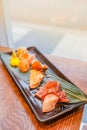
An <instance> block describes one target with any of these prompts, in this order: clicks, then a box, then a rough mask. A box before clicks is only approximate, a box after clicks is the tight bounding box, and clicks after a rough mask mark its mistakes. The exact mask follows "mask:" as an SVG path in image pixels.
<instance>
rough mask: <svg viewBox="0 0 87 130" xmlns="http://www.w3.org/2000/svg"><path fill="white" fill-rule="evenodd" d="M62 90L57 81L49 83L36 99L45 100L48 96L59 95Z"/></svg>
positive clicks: (41, 89)
mask: <svg viewBox="0 0 87 130" xmlns="http://www.w3.org/2000/svg"><path fill="white" fill-rule="evenodd" d="M60 90H61V84H60V83H59V82H57V81H52V80H50V81H48V82H47V83H46V84H45V85H44V86H42V87H41V88H40V90H39V91H38V92H37V93H36V94H35V96H36V97H38V98H40V99H44V97H45V96H46V95H47V94H50V93H51V94H55V95H58V92H59V91H60Z"/></svg>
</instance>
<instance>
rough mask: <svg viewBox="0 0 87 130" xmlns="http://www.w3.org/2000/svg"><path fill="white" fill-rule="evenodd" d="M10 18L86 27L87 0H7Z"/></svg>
mask: <svg viewBox="0 0 87 130" xmlns="http://www.w3.org/2000/svg"><path fill="white" fill-rule="evenodd" d="M9 9H10V15H11V19H12V20H17V21H23V22H32V23H40V24H48V25H60V26H64V27H72V28H73V27H75V28H80V29H87V0H9Z"/></svg>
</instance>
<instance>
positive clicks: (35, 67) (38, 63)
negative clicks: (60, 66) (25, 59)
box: [32, 60, 48, 70]
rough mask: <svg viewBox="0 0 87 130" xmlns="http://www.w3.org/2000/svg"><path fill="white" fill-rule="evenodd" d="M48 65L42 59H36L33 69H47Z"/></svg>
mask: <svg viewBox="0 0 87 130" xmlns="http://www.w3.org/2000/svg"><path fill="white" fill-rule="evenodd" d="M47 68H48V66H46V65H42V64H41V62H40V61H38V60H37V61H34V62H33V63H32V69H35V70H42V69H47Z"/></svg>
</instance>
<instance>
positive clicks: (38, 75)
mask: <svg viewBox="0 0 87 130" xmlns="http://www.w3.org/2000/svg"><path fill="white" fill-rule="evenodd" d="M43 78H44V73H43V72H42V71H38V70H34V69H33V70H31V71H30V89H34V88H36V87H38V86H39V85H40V84H41V82H42V80H43Z"/></svg>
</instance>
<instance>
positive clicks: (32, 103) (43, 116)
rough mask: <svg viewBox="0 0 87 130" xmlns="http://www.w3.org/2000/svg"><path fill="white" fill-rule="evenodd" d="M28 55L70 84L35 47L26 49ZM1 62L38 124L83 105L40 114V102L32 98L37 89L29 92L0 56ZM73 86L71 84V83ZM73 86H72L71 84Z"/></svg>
mask: <svg viewBox="0 0 87 130" xmlns="http://www.w3.org/2000/svg"><path fill="white" fill-rule="evenodd" d="M27 49H28V51H29V53H31V54H35V56H36V58H37V59H38V60H40V61H41V62H42V63H44V64H46V65H47V66H48V69H49V71H50V72H51V73H53V74H56V75H58V76H59V77H60V78H62V79H64V80H66V81H68V82H69V83H72V82H71V81H70V80H69V79H68V78H67V77H65V76H64V75H63V74H62V73H61V72H60V71H59V70H58V69H57V68H56V67H55V66H54V65H53V64H52V63H51V62H50V61H49V60H48V59H47V58H46V57H45V56H44V55H43V54H42V53H41V52H40V51H39V50H38V49H37V48H35V47H29V48H27ZM11 53H12V52H8V53H5V54H9V55H11ZM1 60H2V62H3V64H4V65H5V67H6V68H7V70H8V71H9V73H10V75H11V76H12V78H13V79H14V81H15V82H16V84H17V86H18V88H19V90H20V91H21V92H22V94H23V96H24V98H25V99H26V101H27V103H28V104H29V106H30V107H31V109H32V111H33V113H34V114H35V116H36V118H37V119H38V120H39V121H40V122H47V121H50V120H52V119H54V118H57V117H60V116H62V115H64V114H66V113H68V112H70V111H71V110H74V109H75V108H77V107H79V106H81V105H82V104H84V103H78V104H72V105H65V106H62V105H60V106H57V107H56V108H55V109H54V110H53V111H51V112H48V113H43V112H42V102H41V101H40V100H39V99H38V98H36V97H35V96H34V94H35V92H36V91H37V89H33V90H30V89H29V84H28V83H26V82H25V81H23V80H22V79H20V78H18V77H17V76H16V75H15V74H14V72H13V71H11V69H10V68H9V67H8V66H7V64H6V62H5V59H3V57H2V56H1ZM72 84H73V83H72ZM73 85H74V84H73Z"/></svg>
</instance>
